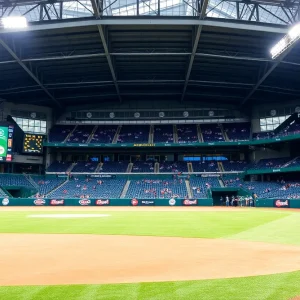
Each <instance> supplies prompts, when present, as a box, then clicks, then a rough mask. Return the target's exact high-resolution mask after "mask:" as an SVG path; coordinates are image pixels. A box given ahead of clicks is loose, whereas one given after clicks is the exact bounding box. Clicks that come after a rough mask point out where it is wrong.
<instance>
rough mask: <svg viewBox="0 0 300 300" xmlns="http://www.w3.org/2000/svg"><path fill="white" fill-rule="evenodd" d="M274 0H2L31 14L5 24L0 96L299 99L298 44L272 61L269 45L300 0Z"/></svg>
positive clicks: (37, 99) (94, 101)
mask: <svg viewBox="0 0 300 300" xmlns="http://www.w3.org/2000/svg"><path fill="white" fill-rule="evenodd" d="M272 2H273V4H274V3H275V4H276V5H273V6H270V5H269V4H268V1H263V2H262V1H255V2H254V1H247V4H246V3H243V2H230V1H222V3H221V2H220V3H219V2H217V1H212V0H210V1H203V2H201V3H200V4H199V3H198V2H197V3H196V2H195V1H193V2H190V1H182V0H180V1H177V0H165V1H164V0H160V1H157V0H156V1H152V0H151V1H132V0H125V1H124V0H118V1H112V2H106V1H104V2H102V3H101V2H94V1H91V2H89V1H85V2H82V1H81V2H79V1H77V2H74V1H71V2H56V3H55V2H53V1H52V2H51V3H47V2H41V1H30V2H28V1H22V2H14V3H12V2H9V3H10V6H8V5H7V3H8V1H7V0H0V9H1V8H2V13H3V12H4V14H3V15H7V14H8V11H10V10H11V11H12V12H11V15H14V14H15V15H18V14H25V16H26V17H27V18H28V20H29V21H32V23H30V24H29V27H27V28H26V29H24V30H22V31H15V32H13V31H12V30H10V31H8V30H6V29H3V28H0V98H1V99H4V100H7V101H13V102H16V103H28V104H37V105H46V106H53V107H66V106H67V107H69V106H76V107H77V106H80V105H82V107H84V106H93V105H96V106H99V104H101V103H107V102H110V103H116V104H118V103H119V102H121V101H122V102H128V101H130V100H143V101H144V100H149V101H152V100H153V101H158V100H160V99H164V100H166V99H167V100H170V101H174V102H180V101H183V102H187V103H195V104H199V103H200V104H202V103H203V104H205V103H209V104H218V105H219V104H220V105H222V104H232V105H234V106H237V107H241V106H245V105H246V106H247V104H253V103H262V101H264V102H270V103H273V102H280V101H286V100H298V99H299V96H300V89H299V88H298V86H299V84H300V76H297V71H298V68H299V66H300V57H299V54H298V53H299V46H298V45H296V46H295V47H294V49H292V50H291V51H290V53H287V55H284V56H282V57H280V58H279V59H278V60H275V61H272V60H271V58H270V54H269V49H270V47H271V46H272V45H274V43H276V42H277V41H278V40H279V39H280V38H281V37H282V36H283V35H284V34H285V33H286V32H287V28H288V27H287V25H286V23H293V22H295V20H296V18H298V15H299V12H298V4H299V2H298V3H296V2H293V3H292V2H291V1H287V2H285V1H276V2H274V1H272ZM237 3H238V4H237ZM75 4H76V5H75ZM67 5H69V6H68V9H67V8H66V6H67ZM79 5H83V7H85V8H84V9H79ZM231 6H234V8H232V7H231ZM13 7H14V9H12V8H13ZM101 7H102V9H101ZM146 7H147V9H146ZM230 7H231V8H230ZM266 7H270V10H269V11H268V9H267V8H266ZM104 8H105V9H104ZM276 9H277V12H278V13H276V12H275V10H276ZM36 10H38V11H39V14H38V15H36V14H35V12H36ZM246 12H249V14H248V15H247V18H246V17H245V15H246ZM279 12H280V13H282V14H283V15H281V14H279ZM52 14H54V15H55V17H53V15H52ZM272 14H274V15H275V16H272ZM131 15H132V16H131ZM267 15H268V16H269V17H267ZM0 16H1V14H0ZM120 16H126V17H120ZM179 16H180V17H179ZM210 16H211V17H210ZM292 16H293V18H292ZM59 17H60V18H59ZM77 17H80V18H79V19H78V18H77ZM212 17H214V18H212ZM225 18H226V19H225ZM245 19H247V20H250V21H245ZM280 19H281V20H280ZM258 21H259V22H258ZM262 22H265V23H262ZM266 22H268V23H274V24H266ZM278 24H280V25H278ZM283 24H285V25H283Z"/></svg>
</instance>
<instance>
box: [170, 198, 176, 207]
mask: <svg viewBox="0 0 300 300" xmlns="http://www.w3.org/2000/svg"><path fill="white" fill-rule="evenodd" d="M169 205H171V206H174V205H176V200H175V199H174V198H172V199H170V200H169Z"/></svg>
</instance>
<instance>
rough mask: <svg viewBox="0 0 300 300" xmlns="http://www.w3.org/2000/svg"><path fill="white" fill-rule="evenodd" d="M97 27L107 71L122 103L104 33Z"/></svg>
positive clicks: (100, 27)
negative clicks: (108, 70)
mask: <svg viewBox="0 0 300 300" xmlns="http://www.w3.org/2000/svg"><path fill="white" fill-rule="evenodd" d="M97 27H98V31H99V34H100V38H101V41H102V45H103V48H104V52H105V55H106V59H107V62H108V66H109V69H110V72H111V76H112V79H113V82H114V84H115V87H116V91H117V94H118V98H119V100H120V102H122V98H121V94H120V89H119V85H118V82H117V76H116V73H115V70H114V66H113V63H112V60H111V56H110V53H109V50H108V46H107V43H106V39H105V35H104V32H103V28H102V26H101V25H99V26H97Z"/></svg>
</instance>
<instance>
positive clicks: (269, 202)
mask: <svg viewBox="0 0 300 300" xmlns="http://www.w3.org/2000/svg"><path fill="white" fill-rule="evenodd" d="M0 206H213V199H100V198H98V199H75V198H73V199H54V198H49V199H44V198H0ZM256 207H277V208H300V199H257V200H256Z"/></svg>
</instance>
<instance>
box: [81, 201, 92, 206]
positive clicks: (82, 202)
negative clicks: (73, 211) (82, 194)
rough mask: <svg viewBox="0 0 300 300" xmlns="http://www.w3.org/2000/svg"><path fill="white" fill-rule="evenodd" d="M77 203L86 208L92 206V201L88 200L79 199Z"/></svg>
mask: <svg viewBox="0 0 300 300" xmlns="http://www.w3.org/2000/svg"><path fill="white" fill-rule="evenodd" d="M78 203H79V205H81V206H88V205H91V204H92V201H91V200H90V199H80V200H79V201H78Z"/></svg>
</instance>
